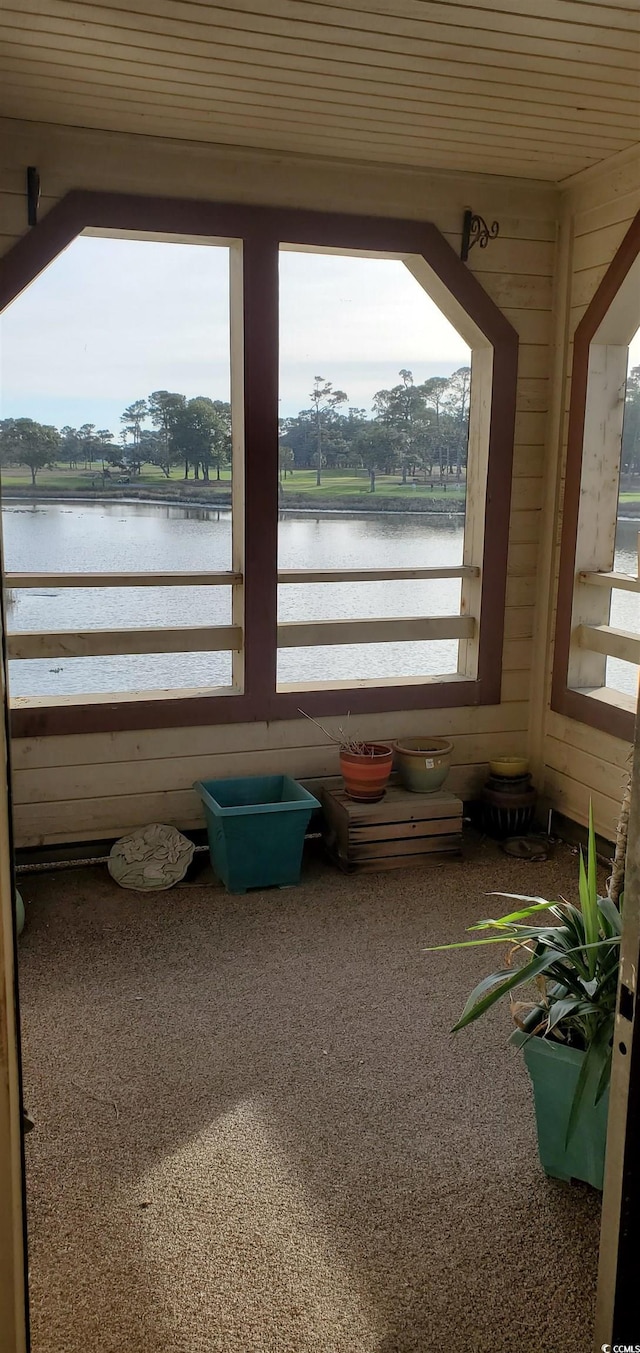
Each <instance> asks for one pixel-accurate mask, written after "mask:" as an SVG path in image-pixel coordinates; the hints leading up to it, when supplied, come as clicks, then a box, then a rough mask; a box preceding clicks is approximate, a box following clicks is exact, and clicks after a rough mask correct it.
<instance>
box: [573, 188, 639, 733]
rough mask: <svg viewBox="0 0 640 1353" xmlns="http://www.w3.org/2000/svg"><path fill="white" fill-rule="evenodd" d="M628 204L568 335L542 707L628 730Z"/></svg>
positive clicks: (632, 545) (632, 479) (634, 236)
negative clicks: (548, 682)
mask: <svg viewBox="0 0 640 1353" xmlns="http://www.w3.org/2000/svg"><path fill="white" fill-rule="evenodd" d="M639 325H640V214H639V215H638V217H637V218H636V220H635V221H634V223H633V224H632V226H631V227H630V229H629V231H628V232H627V235H626V236H625V239H624V240H623V243H622V245H621V246H620V249H619V251H618V253H617V255H616V257H615V259H614V260H613V263H612V264H611V266H610V268H609V270H608V272H607V274H606V276H605V278H604V279H603V281H602V282H601V284H600V286H599V288H598V291H597V292H596V295H595V296H594V298H593V300H592V302H591V304H590V306H589V308H588V310H587V312H586V314H585V315H584V317H583V319H582V321H581V323H580V325H579V326H578V329H577V330H576V335H575V340H574V359H573V373H572V391H571V407H570V415H569V435H568V454H567V471H566V488H565V504H564V513H563V535H562V550H561V562H560V581H559V592H558V619H557V628H556V645H555V658H554V679H553V692H552V704H553V708H554V709H556V710H558V711H559V712H561V713H564V714H568V715H569V716H570V717H572V718H576V719H581V720H582V721H583V722H585V723H590V724H592V725H593V726H594V727H598V728H602V729H604V730H605V731H607V732H611V733H615V734H617V735H618V736H620V737H624V738H627V739H631V738H632V737H633V722H634V717H635V709H636V701H637V687H638V670H639V666H640V607H639V602H640V556H639V553H638V545H639V537H638V531H639V528H640V520H639V518H640V438H639V428H638V415H639V412H640V409H639V402H640V390H639V385H640V381H639V377H640V341H639V337H638V329H639Z"/></svg>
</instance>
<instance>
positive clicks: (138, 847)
mask: <svg viewBox="0 0 640 1353" xmlns="http://www.w3.org/2000/svg"><path fill="white" fill-rule="evenodd" d="M194 851H195V846H194V844H193V841H188V840H187V837H186V836H183V835H182V832H179V831H178V828H177V827H167V826H164V825H163V824H162V823H161V822H152V823H151V825H150V826H148V827H139V828H138V829H137V831H135V832H131V834H130V835H129V836H121V837H120V840H119V841H116V842H115V844H114V845H113V846H112V847H111V852H110V855H109V862H108V866H107V867H108V870H109V873H110V874H111V877H112V879H115V881H116V883H119V884H120V887H121V888H133V889H135V890H136V892H144V893H146V892H158V891H160V890H161V889H163V888H172V887H173V885H174V883H179V882H180V880H181V879H183V878H184V876H185V874H186V872H187V869H188V868H189V865H190V864H191V861H192V859H193V854H194Z"/></svg>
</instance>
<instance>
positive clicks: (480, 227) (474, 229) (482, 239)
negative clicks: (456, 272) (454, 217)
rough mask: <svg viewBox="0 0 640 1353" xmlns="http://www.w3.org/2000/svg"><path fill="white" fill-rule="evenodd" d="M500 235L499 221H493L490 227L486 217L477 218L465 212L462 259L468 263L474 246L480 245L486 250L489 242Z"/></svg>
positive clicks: (469, 212)
mask: <svg viewBox="0 0 640 1353" xmlns="http://www.w3.org/2000/svg"><path fill="white" fill-rule="evenodd" d="M499 233H500V226H499V225H498V222H497V221H493V222H492V224H491V225H490V226H488V225H487V223H486V221H485V219H484V216H476V215H475V213H474V212H472V211H465V214H464V220H463V222H462V244H461V247H460V258H461V260H462V262H463V263H466V261H467V259H468V257H469V250H470V249H473V246H474V244H479V245H480V248H481V249H486V247H487V245H488V243H489V240H495V238H496V235H498V234H499Z"/></svg>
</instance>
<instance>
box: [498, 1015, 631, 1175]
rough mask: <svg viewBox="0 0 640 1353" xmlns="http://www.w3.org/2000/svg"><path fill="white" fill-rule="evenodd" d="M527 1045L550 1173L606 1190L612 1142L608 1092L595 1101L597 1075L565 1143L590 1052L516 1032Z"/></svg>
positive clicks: (516, 1039) (514, 1038)
mask: <svg viewBox="0 0 640 1353" xmlns="http://www.w3.org/2000/svg"><path fill="white" fill-rule="evenodd" d="M510 1041H511V1042H512V1043H514V1044H515V1045H516V1046H517V1047H522V1051H523V1053H524V1060H525V1063H526V1067H527V1071H528V1072H529V1075H530V1077H531V1083H532V1085H533V1098H534V1103H535V1110H536V1125H537V1129H538V1155H539V1156H540V1163H541V1165H542V1168H543V1170H544V1172H545V1174H548V1175H551V1176H552V1177H553V1178H554V1179H567V1180H568V1179H582V1180H583V1181H584V1182H585V1183H586V1184H592V1185H593V1187H594V1189H600V1190H601V1189H602V1184H603V1179H604V1157H605V1149H606V1145H607V1115H608V1111H609V1091H608V1089H607V1090H605V1093H604V1094H603V1095H602V1098H601V1099H600V1100H599V1101H598V1103H597V1104H596V1103H595V1095H596V1089H597V1082H598V1077H597V1075H595V1074H594V1076H593V1077H592V1078H591V1081H587V1085H586V1089H585V1093H584V1096H583V1099H582V1105H581V1108H580V1113H579V1116H578V1120H577V1123H576V1126H575V1128H574V1130H573V1132H572V1134H571V1137H570V1139H569V1142H568V1143H567V1142H566V1136H567V1126H568V1123H569V1114H570V1112H571V1105H572V1102H573V1096H574V1093H575V1088H576V1085H577V1082H578V1076H579V1074H580V1068H581V1066H582V1063H583V1061H584V1058H585V1056H586V1054H585V1053H584V1052H580V1050H579V1049H578V1048H568V1047H565V1045H564V1044H563V1043H554V1042H553V1041H552V1040H551V1039H549V1038H539V1037H537V1036H535V1035H534V1036H533V1037H528V1036H527V1034H525V1033H523V1032H522V1031H521V1030H520V1029H516V1031H515V1033H513V1034H512V1035H511V1040H510Z"/></svg>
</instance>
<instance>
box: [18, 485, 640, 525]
mask: <svg viewBox="0 0 640 1353" xmlns="http://www.w3.org/2000/svg"><path fill="white" fill-rule="evenodd" d="M2 502H3V503H58V502H64V503H66V502H76V503H123V504H126V503H129V504H132V505H133V504H135V503H141V504H143V505H147V506H150V507H153V506H154V505H156V504H157V505H159V506H162V505H164V506H166V507H184V508H188V507H201V508H209V509H211V510H213V511H215V510H216V509H219V510H220V511H223V512H228V511H230V509H231V490H230V488H227V487H226V486H225V488H218V487H216V488H209V489H203V488H197V487H195V485H194V487H191V486H189V487H188V488H187V487H186V486H185V487H184V488H181V489H173V490H172V489H167V488H164V487H162V486H159V487H158V488H157V489H156V488H155V487H154V486H153V485H144V486H140V488H138V489H137V488H136V487H135V485H131V484H127V485H126V486H125V485H122V486H121V487H118V488H113V489H110V490H109V491H106V492H105V490H104V489H95V490H91V489H64V488H55V489H54V488H45V487H44V486H43V487H40V486H39V485H37V486H36V488H35V489H30V488H28V487H27V486H26V485H25V486H24V487H23V486H20V487H16V486H13V485H8V486H6V487H4V488H3V489H2ZM278 510H279V512H280V513H281V514H282V515H285V516H295V515H305V516H309V515H311V516H316V515H317V516H323V517H327V516H338V517H341V516H348V515H351V516H358V517H360V516H378V515H384V516H415V515H419V514H422V513H424V514H431V515H433V514H437V515H439V516H445V517H464V504H462V503H461V500H460V498H458V497H457V495H453V494H452V495H451V499H450V500H449V501H447V499H446V498H445V497H438V498H427V497H418V496H417V495H416V496H415V497H411V496H407V497H406V498H403V499H401V500H400V501H399V500H398V499H397V498H387V497H385V496H384V494H383V493H381V494H380V496H379V497H378V495H377V494H368V493H363V494H362V495H356V494H353V495H347V494H345V496H344V498H340V497H338V496H337V495H336V496H335V497H334V496H332V497H331V498H322V497H316V496H315V494H313V495H311V494H308V493H289V492H287V493H286V498H285V497H284V495H282V496H281V500H280V503H279V505H278ZM620 519H622V520H630V521H640V494H639V495H638V498H637V499H635V500H631V501H630V502H622V503H619V504H618V520H620Z"/></svg>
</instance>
